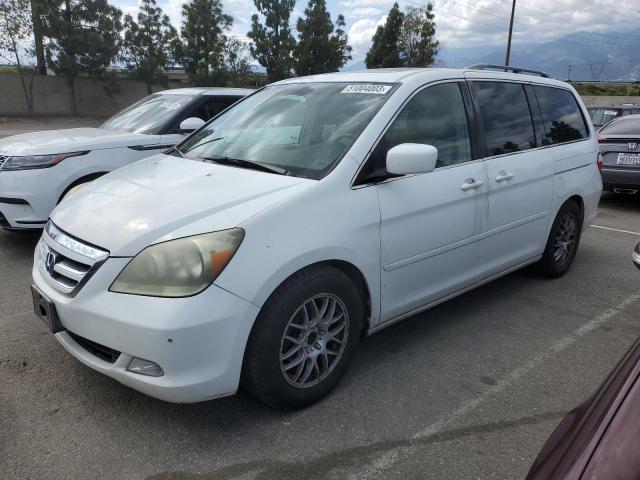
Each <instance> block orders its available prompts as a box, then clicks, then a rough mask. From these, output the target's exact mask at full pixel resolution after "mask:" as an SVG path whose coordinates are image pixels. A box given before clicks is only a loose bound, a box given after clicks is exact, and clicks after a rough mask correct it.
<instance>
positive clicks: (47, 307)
mask: <svg viewBox="0 0 640 480" xmlns="http://www.w3.org/2000/svg"><path fill="white" fill-rule="evenodd" d="M31 297H32V298H33V311H34V312H35V314H36V317H38V318H39V319H40V320H42V321H43V322H44V324H45V325H46V326H47V328H49V330H51V332H52V333H57V332H60V331H62V330H63V328H62V325H61V324H60V320H59V319H58V314H57V313H56V306H55V305H54V304H53V302H52V301H51V300H49V299H48V298H47V297H45V296H44V295H43V294H42V293H40V291H39V290H38V289H37V288H36V287H34V286H33V285H32V286H31Z"/></svg>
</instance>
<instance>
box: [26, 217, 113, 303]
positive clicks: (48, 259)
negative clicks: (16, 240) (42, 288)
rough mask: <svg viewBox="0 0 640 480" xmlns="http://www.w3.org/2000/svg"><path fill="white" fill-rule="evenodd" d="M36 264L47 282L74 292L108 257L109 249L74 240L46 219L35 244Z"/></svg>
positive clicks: (73, 293) (58, 288) (65, 292)
mask: <svg viewBox="0 0 640 480" xmlns="http://www.w3.org/2000/svg"><path fill="white" fill-rule="evenodd" d="M39 249H40V251H39V254H38V262H39V265H38V268H39V269H40V273H41V274H42V276H43V277H44V279H45V280H46V281H47V283H48V284H49V285H51V286H52V287H53V288H55V289H56V290H58V291H59V292H62V293H64V294H65V295H70V296H73V295H75V294H76V293H77V292H78V290H80V288H82V285H84V283H85V282H86V281H87V280H88V279H89V277H90V276H91V275H93V273H94V272H95V271H96V270H97V269H98V267H100V265H101V264H102V263H103V262H104V261H105V260H106V259H107V258H108V257H109V252H108V251H106V250H102V249H100V248H98V247H94V246H93V245H90V244H87V243H85V242H82V241H81V240H78V239H76V238H74V237H72V236H71V235H68V234H67V233H65V232H63V231H62V230H60V229H59V228H58V227H56V226H55V225H54V224H53V223H52V222H51V221H49V223H47V226H46V228H45V231H44V233H43V234H42V240H41V241H40V244H39Z"/></svg>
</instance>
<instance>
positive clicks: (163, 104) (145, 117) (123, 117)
mask: <svg viewBox="0 0 640 480" xmlns="http://www.w3.org/2000/svg"><path fill="white" fill-rule="evenodd" d="M194 98H195V96H194V95H182V94H170V95H168V94H162V93H156V94H153V95H149V96H148V97H145V98H143V99H142V100H139V101H137V102H136V103H134V104H133V105H131V106H130V107H127V108H125V109H124V110H122V111H121V112H120V113H117V114H115V115H114V116H113V117H111V118H110V119H109V120H107V121H106V122H104V123H103V124H102V125H101V127H100V128H106V129H108V130H119V131H124V132H135V133H146V134H156V133H158V130H159V129H160V128H161V127H162V126H163V125H165V124H166V123H167V121H169V120H170V119H171V117H173V116H174V115H175V114H176V113H177V112H178V111H179V110H181V109H182V108H183V107H184V106H186V105H188V104H189V103H190V102H191V101H193V99H194Z"/></svg>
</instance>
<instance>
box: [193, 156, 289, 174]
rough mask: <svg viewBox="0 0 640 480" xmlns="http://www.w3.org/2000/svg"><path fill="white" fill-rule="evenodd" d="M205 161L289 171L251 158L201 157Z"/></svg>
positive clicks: (272, 170)
mask: <svg viewBox="0 0 640 480" xmlns="http://www.w3.org/2000/svg"><path fill="white" fill-rule="evenodd" d="M202 160H203V161H205V162H213V163H219V164H220V165H233V166H235V167H240V168H250V169H252V170H259V171H261V172H267V173H276V174H278V175H288V174H289V171H288V170H285V169H284V168H280V167H276V166H275V165H267V164H265V163H260V162H254V161H253V160H243V159H241V158H230V157H203V158H202Z"/></svg>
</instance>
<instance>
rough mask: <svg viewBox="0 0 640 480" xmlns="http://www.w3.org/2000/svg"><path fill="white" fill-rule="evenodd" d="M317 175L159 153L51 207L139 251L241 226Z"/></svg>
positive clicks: (102, 238) (61, 220) (67, 220)
mask: <svg viewBox="0 0 640 480" xmlns="http://www.w3.org/2000/svg"><path fill="white" fill-rule="evenodd" d="M315 183H316V181H315V180H308V179H304V178H298V177H289V176H283V175H276V174H272V173H264V172H260V171H256V170H248V169H242V168H236V167H230V166H224V165H215V164H210V163H202V162H199V161H194V160H188V159H182V158H178V157H173V156H168V155H163V154H159V155H154V156H152V157H149V158H147V159H144V160H141V161H139V162H136V163H133V164H131V165H129V166H126V167H123V168H120V169H118V170H115V171H114V172H111V173H109V174H107V175H105V176H104V177H101V178H99V179H98V180H95V181H94V182H92V183H91V184H89V186H87V187H85V188H83V189H81V190H79V191H77V192H76V193H74V194H72V195H71V196H69V197H68V198H67V199H65V200H64V201H63V202H62V203H61V204H60V205H59V206H58V207H57V208H56V209H55V210H54V211H53V213H52V214H51V219H52V221H53V222H54V223H55V224H56V225H57V226H58V227H60V228H61V229H62V230H64V231H66V232H67V233H69V234H71V235H73V236H75V237H77V238H79V239H80V240H83V241H85V242H89V243H91V244H93V245H96V246H99V247H102V248H105V249H107V250H109V252H110V253H111V255H112V256H124V257H128V256H133V255H136V254H137V253H138V252H140V251H141V250H142V249H143V248H145V247H146V246H148V245H150V244H153V243H157V242H160V241H165V240H169V239H171V238H179V237H184V236H188V235H195V234H199V233H207V232H213V231H216V230H224V229H227V228H233V227H238V226H242V223H243V222H244V221H246V220H247V219H248V218H250V217H252V216H254V215H255V214H257V213H259V212H260V211H262V210H264V209H265V208H268V207H269V206H271V205H273V204H274V203H276V202H278V201H280V200H282V199H283V198H285V197H288V196H290V195H293V194H294V193H295V192H298V191H299V190H300V189H301V188H304V187H306V186H311V185H313V184H315Z"/></svg>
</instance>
